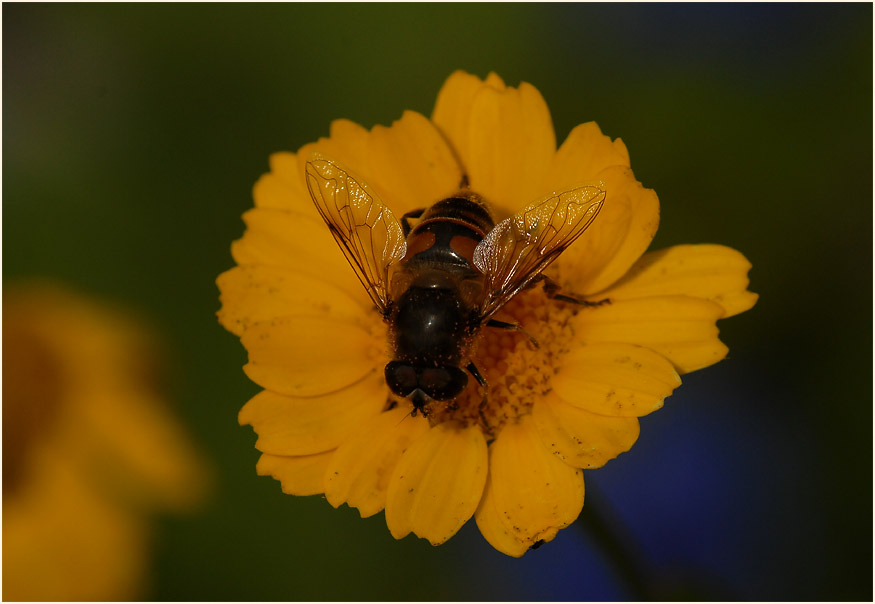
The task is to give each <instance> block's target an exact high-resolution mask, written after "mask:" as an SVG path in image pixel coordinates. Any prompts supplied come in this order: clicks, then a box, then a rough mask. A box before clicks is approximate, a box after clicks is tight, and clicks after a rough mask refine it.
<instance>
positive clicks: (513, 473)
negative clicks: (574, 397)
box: [478, 415, 584, 555]
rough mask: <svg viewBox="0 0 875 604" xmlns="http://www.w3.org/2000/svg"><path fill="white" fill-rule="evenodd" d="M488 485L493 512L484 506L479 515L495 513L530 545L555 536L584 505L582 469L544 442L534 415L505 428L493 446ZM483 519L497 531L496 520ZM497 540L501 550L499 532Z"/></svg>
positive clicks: (518, 538)
mask: <svg viewBox="0 0 875 604" xmlns="http://www.w3.org/2000/svg"><path fill="white" fill-rule="evenodd" d="M489 488H490V489H491V494H490V495H491V496H492V497H494V502H492V503H491V504H490V505H494V507H495V510H490V509H489V508H488V507H486V506H481V509H480V510H479V511H478V514H480V515H483V514H487V515H489V514H493V515H497V516H498V518H499V520H500V522H501V525H502V526H503V527H504V530H505V531H507V532H509V533H510V535H511V536H512V537H513V539H515V540H516V541H519V542H521V543H524V544H526V546H527V547H531V546H532V545H534V544H535V543H536V542H538V541H550V540H551V539H553V538H554V537H555V536H556V533H557V532H559V530H560V529H562V528H564V527H566V526H568V525H569V524H571V523H572V522H574V520H575V519H576V518H577V517H578V515H580V510H581V509H583V493H584V488H583V473H582V472H581V471H580V470H579V469H577V468H573V467H571V466H570V465H568V464H567V463H565V462H563V461H562V460H561V459H559V458H558V457H557V456H556V455H553V454H552V453H551V452H550V451H549V450H548V449H547V448H546V447H545V446H544V445H543V443H542V442H541V439H540V437H539V436H538V431H537V429H536V427H535V424H534V421H533V419H532V416H531V415H526V416H524V417H523V418H521V419H520V421H519V423H517V424H508V425H507V426H505V427H504V428H503V429H502V431H501V432H500V433H499V434H498V437H497V438H496V439H495V441H494V442H493V443H492V444H491V445H490V446H489ZM481 522H482V523H483V524H484V526H486V528H487V532H486V533H485V534H484V536H485V537H487V539H494V538H495V536H496V535H499V532H498V531H497V530H496V528H495V526H494V523H495V518H489V517H488V516H487V517H486V518H483V520H478V526H479V525H480V523H481ZM495 541H496V542H495V543H493V542H492V541H490V543H493V545H494V546H495V547H497V548H498V549H501V547H499V546H500V545H502V544H505V545H506V544H507V543H508V539H507V538H505V537H500V535H499V538H498V539H496V540H495ZM502 551H504V550H502ZM511 551H518V548H511ZM511 555H515V554H513V553H511Z"/></svg>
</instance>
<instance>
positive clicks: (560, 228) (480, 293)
mask: <svg viewBox="0 0 875 604" xmlns="http://www.w3.org/2000/svg"><path fill="white" fill-rule="evenodd" d="M306 174H307V187H308V189H309V191H310V196H311V197H312V198H313V201H314V203H315V204H316V207H317V209H318V210H319V213H320V214H321V216H322V218H323V219H324V220H325V223H326V224H327V225H328V228H329V229H330V231H331V234H332V235H333V236H334V238H335V240H336V241H337V244H338V245H339V246H340V248H341V250H342V251H343V253H344V254H345V256H346V259H347V260H348V262H349V264H350V266H352V268H353V269H354V270H355V273H356V276H357V277H358V278H359V280H360V281H361V283H362V285H363V286H364V287H365V289H366V290H367V292H368V295H369V296H370V297H371V299H372V300H373V302H374V304H375V305H376V307H377V309H378V310H379V312H380V314H381V315H382V316H383V319H384V320H385V321H386V323H387V324H388V326H389V340H390V342H391V345H392V350H393V354H394V359H393V360H392V361H390V362H389V363H388V364H387V365H386V368H385V377H386V383H387V384H388V386H389V388H390V389H391V390H392V392H394V393H395V394H397V395H398V396H402V397H405V398H408V399H410V401H411V402H412V404H413V407H414V413H416V412H417V411H419V412H421V413H423V414H424V415H425V414H427V412H428V409H427V405H429V404H430V403H431V402H432V401H452V399H454V398H455V397H456V396H458V395H459V394H461V393H462V391H463V390H464V389H465V388H466V387H467V385H468V373H470V374H471V375H472V376H473V377H474V379H475V380H476V381H477V383H478V384H479V385H480V387H481V388H482V389H483V391H484V393H485V392H486V391H487V384H486V380H485V379H484V378H483V376H482V374H481V373H480V371H479V370H478V369H477V366H476V365H475V364H474V362H473V361H472V360H471V358H470V352H471V347H472V344H473V342H474V339H475V338H476V336H477V334H478V333H479V331H480V329H481V328H482V327H484V326H485V327H492V328H497V329H508V330H516V331H522V328H521V327H520V326H519V325H518V324H515V323H508V322H504V321H498V320H495V319H493V318H492V316H493V315H494V314H495V313H496V312H497V311H498V310H500V309H501V308H502V307H503V306H504V305H505V304H507V303H508V302H509V301H510V300H511V299H512V298H513V297H514V296H515V295H516V294H517V293H519V292H520V291H522V290H523V289H525V288H527V287H529V286H531V285H533V284H534V283H535V282H537V281H539V280H543V279H546V278H545V277H544V276H543V275H542V274H541V273H542V271H543V270H544V269H545V268H547V266H549V265H550V263H551V262H553V261H554V260H555V259H556V258H557V257H558V256H559V255H560V254H561V253H562V252H563V251H564V250H565V249H566V248H567V247H568V246H569V245H571V244H572V243H573V242H574V241H575V240H576V239H577V238H578V237H580V236H581V235H582V234H583V232H584V231H585V230H586V229H587V227H588V226H589V225H590V224H592V222H593V220H595V218H596V216H597V215H598V213H599V210H600V209H601V207H602V204H603V203H604V201H605V196H606V193H605V191H604V184H603V183H601V182H599V183H596V184H589V185H583V186H578V187H576V188H573V189H570V190H567V191H564V192H560V193H552V194H550V195H548V196H546V197H545V198H544V199H541V200H539V201H536V202H534V203H532V204H530V205H528V206H526V207H525V208H524V209H523V210H522V211H521V212H519V213H518V214H516V215H514V216H511V217H509V218H507V219H505V220H502V221H500V222H498V223H497V224H496V222H495V219H494V217H493V215H492V212H491V211H490V209H489V207H488V205H487V202H486V201H485V200H484V199H483V198H482V197H481V196H479V195H477V194H476V193H474V192H473V191H471V190H470V188H469V187H468V185H467V182H468V179H467V177H466V176H463V178H462V182H461V183H460V186H459V191H458V192H457V193H455V194H454V195H452V196H451V197H448V198H446V199H442V200H440V201H437V202H436V203H434V204H433V205H432V206H431V207H429V208H422V209H416V210H413V211H410V212H407V213H406V214H404V215H403V216H402V217H401V219H400V220H399V219H398V218H396V216H395V215H394V214H393V213H392V210H390V209H389V208H388V207H387V206H386V204H385V203H383V201H382V200H381V199H380V198H379V196H377V194H376V193H375V192H374V191H373V190H372V189H371V188H370V187H369V186H368V185H367V184H366V183H365V182H364V181H362V180H361V179H360V178H357V177H354V176H352V175H351V174H350V172H349V171H348V170H346V169H345V168H343V167H341V166H340V165H339V164H338V163H337V162H335V161H333V160H330V159H327V158H325V157H324V156H322V155H320V154H313V156H312V157H311V158H310V160H309V161H308V162H307V165H306ZM415 219H419V222H418V223H417V224H416V226H411V223H410V221H411V220H415ZM548 283H549V284H550V286H551V287H549V288H547V291H549V292H550V294H551V295H553V296H554V297H558V298H560V299H563V300H566V301H574V302H577V303H579V304H593V303H592V302H584V301H578V300H576V299H575V298H573V297H570V296H565V295H558V293H557V291H558V287H556V286H555V285H554V284H552V283H550V282H549V281H548ZM596 304H597V303H596ZM526 335H528V334H526ZM529 339H530V340H531V341H532V343H533V345H535V346H537V343H536V342H535V341H534V339H533V338H531V336H529ZM463 367H464V369H463ZM485 402H486V395H485V394H484V399H483V403H485ZM483 403H481V407H482V405H483Z"/></svg>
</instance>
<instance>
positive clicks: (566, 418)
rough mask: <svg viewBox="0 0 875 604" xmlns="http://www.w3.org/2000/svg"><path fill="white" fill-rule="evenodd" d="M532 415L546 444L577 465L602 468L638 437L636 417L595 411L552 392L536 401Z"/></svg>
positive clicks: (557, 453)
mask: <svg viewBox="0 0 875 604" xmlns="http://www.w3.org/2000/svg"><path fill="white" fill-rule="evenodd" d="M532 418H533V419H534V422H535V425H536V426H537V428H538V433H539V434H540V436H541V441H542V442H543V443H544V445H545V446H546V448H547V449H549V450H550V451H551V452H553V453H554V454H555V455H556V456H557V457H558V458H559V459H561V460H562V461H564V462H565V463H567V464H568V465H570V466H573V467H575V468H600V467H602V466H603V465H605V464H606V463H607V462H608V461H610V460H612V459H614V458H615V457H616V456H617V455H619V454H620V453H623V452H625V451H628V450H629V449H631V448H632V445H634V444H635V441H636V440H638V433H639V426H638V420H637V419H636V418H634V417H608V416H605V415H596V414H595V413H590V412H589V411H585V410H583V409H579V408H577V407H573V406H571V405H569V404H568V403H565V402H563V401H562V400H561V399H560V398H559V397H558V395H555V394H553V393H551V394H548V395H547V396H546V397H544V398H543V399H539V400H538V401H536V402H535V406H534V407H533V409H532Z"/></svg>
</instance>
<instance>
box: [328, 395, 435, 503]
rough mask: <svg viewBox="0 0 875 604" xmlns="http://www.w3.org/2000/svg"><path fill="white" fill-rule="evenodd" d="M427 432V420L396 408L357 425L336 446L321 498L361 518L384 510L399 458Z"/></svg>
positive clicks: (408, 408)
mask: <svg viewBox="0 0 875 604" xmlns="http://www.w3.org/2000/svg"><path fill="white" fill-rule="evenodd" d="M426 432H428V420H426V419H425V418H423V417H422V416H419V417H413V416H411V415H410V407H409V406H407V405H405V406H402V407H396V408H395V409H391V410H390V411H386V412H385V413H381V414H379V415H378V416H376V417H373V418H370V419H368V420H366V421H363V422H361V424H360V429H359V430H358V432H357V433H356V434H355V435H353V436H352V437H351V438H349V439H348V440H346V441H345V442H344V443H343V444H341V445H340V447H338V449H337V451H336V452H335V454H334V457H333V458H332V459H331V463H329V464H328V472H327V473H326V475H325V476H326V479H325V497H326V498H327V499H328V503H330V504H331V505H333V506H334V507H340V506H341V505H342V504H343V503H347V504H349V505H350V507H354V508H358V510H359V513H360V514H361V515H362V518H367V517H368V516H373V515H374V514H376V513H377V512H379V511H380V510H382V509H383V508H384V507H386V492H387V491H388V489H389V478H390V477H391V476H392V472H393V470H394V469H395V466H396V465H397V464H398V460H399V459H401V455H402V454H403V453H404V451H406V450H407V448H408V447H410V446H411V444H412V443H414V442H415V441H416V440H418V439H420V438H422V436H423V435H424V434H425V433H426Z"/></svg>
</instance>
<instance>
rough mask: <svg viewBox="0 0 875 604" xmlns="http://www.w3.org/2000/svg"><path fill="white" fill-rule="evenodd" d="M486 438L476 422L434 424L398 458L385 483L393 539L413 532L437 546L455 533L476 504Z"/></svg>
mask: <svg viewBox="0 0 875 604" xmlns="http://www.w3.org/2000/svg"><path fill="white" fill-rule="evenodd" d="M486 473H487V454H486V439H485V438H484V437H483V433H482V432H481V431H480V428H479V427H478V426H477V425H472V426H468V427H466V428H462V427H460V426H459V425H457V424H456V423H455V422H444V423H442V424H438V425H437V426H435V427H433V428H432V429H431V430H429V431H428V432H427V433H426V434H425V435H423V436H422V437H421V438H420V439H419V440H417V441H416V442H415V443H414V444H413V445H412V446H411V447H410V448H409V449H408V450H407V451H406V452H405V453H404V455H402V456H401V460H400V461H399V462H398V465H397V466H396V467H395V471H394V472H393V473H392V479H391V480H390V481H389V492H388V495H387V499H386V524H387V525H388V526H389V531H390V532H391V533H392V536H393V537H395V538H396V539H401V538H402V537H404V536H405V535H407V534H408V533H410V532H411V531H412V532H413V533H415V534H416V535H418V536H420V537H422V538H424V539H428V541H429V542H430V543H431V544H432V545H439V544H441V543H443V542H444V541H446V540H447V539H449V538H450V537H452V536H453V535H455V534H456V532H457V531H458V530H459V529H460V528H462V525H463V524H465V522H467V521H468V519H469V518H471V516H472V515H473V514H474V510H476V509H477V505H478V504H479V503H480V497H481V496H482V495H483V486H484V484H485V482H486Z"/></svg>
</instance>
